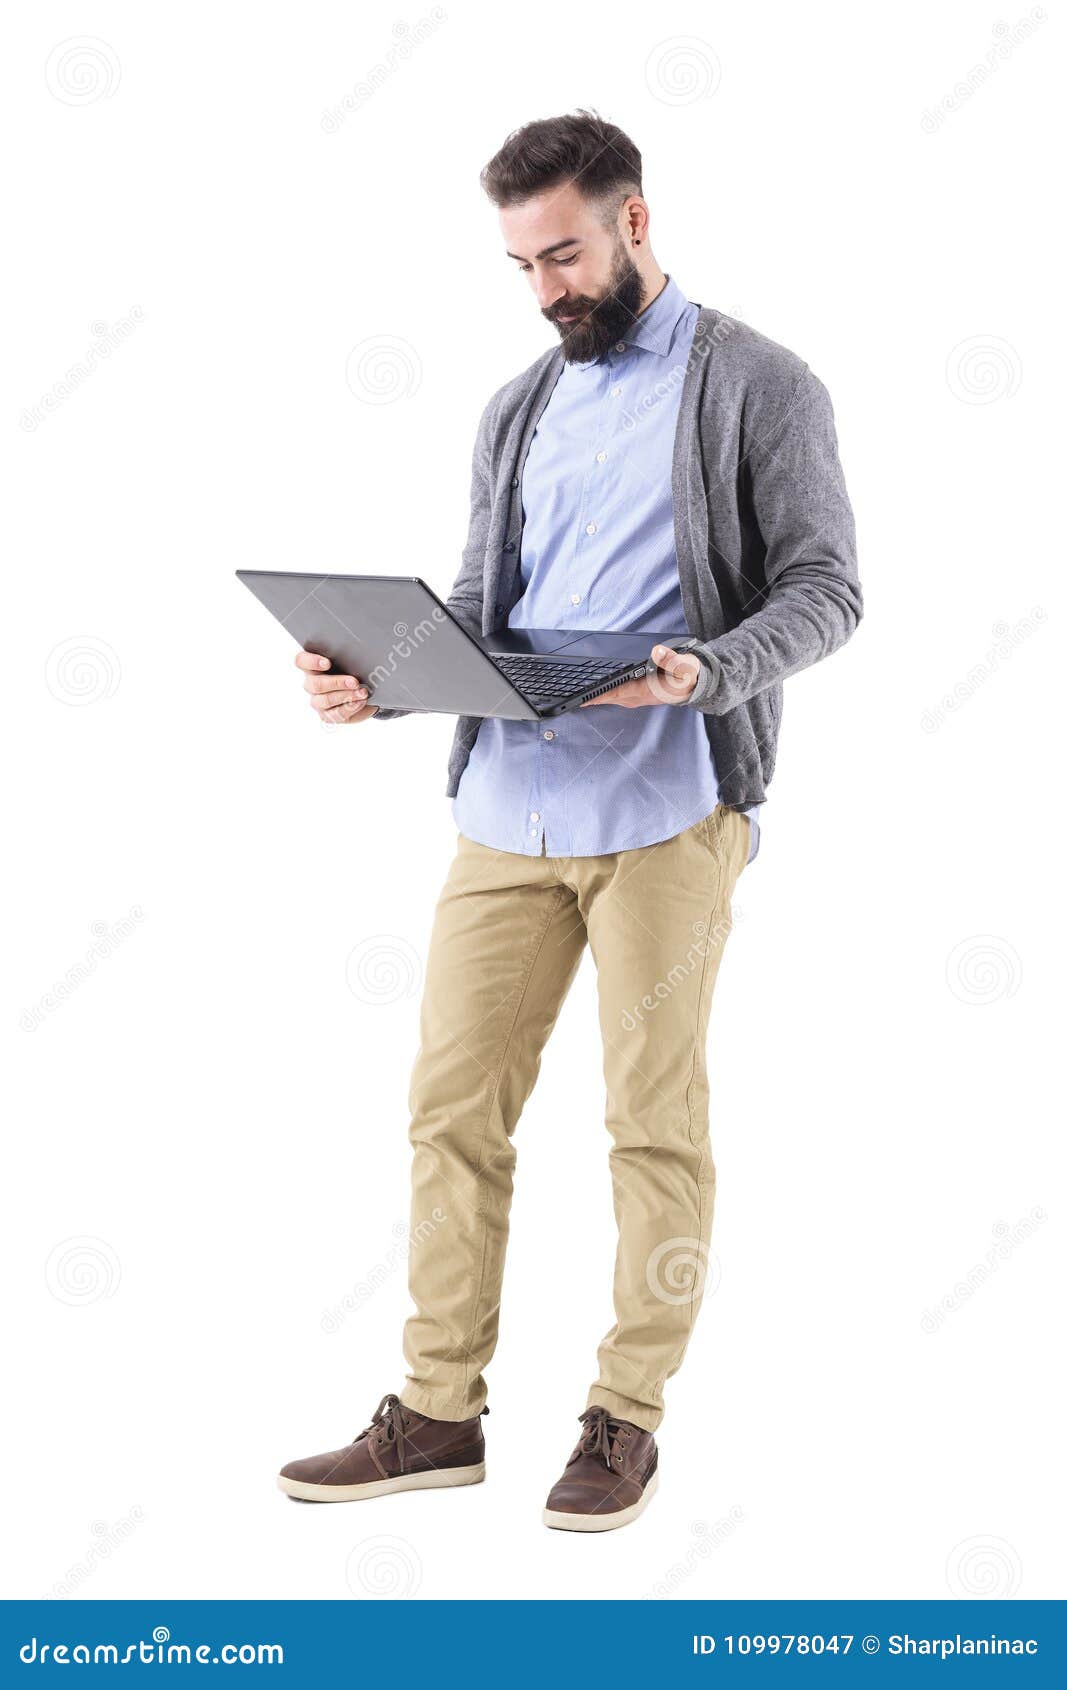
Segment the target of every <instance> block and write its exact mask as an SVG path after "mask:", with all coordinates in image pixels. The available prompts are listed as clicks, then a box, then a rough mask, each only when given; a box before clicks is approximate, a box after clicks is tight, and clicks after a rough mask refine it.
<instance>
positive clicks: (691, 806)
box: [452, 278, 757, 857]
mask: <svg viewBox="0 0 1067 1690" xmlns="http://www.w3.org/2000/svg"><path fill="white" fill-rule="evenodd" d="M696 320H697V307H696V306H695V305H692V304H690V303H689V301H688V300H687V299H686V298H685V297H684V295H683V294H682V292H681V290H680V289H679V288H678V287H677V285H676V284H675V282H673V281H672V280H671V279H670V278H668V280H667V284H666V286H665V287H664V289H663V291H662V292H661V293H660V294H659V295H658V296H657V298H656V299H655V300H653V302H652V304H651V305H649V306H648V307H647V309H646V310H645V311H643V312H642V313H641V315H640V317H638V318H637V320H636V321H635V322H634V323H633V324H632V325H631V327H630V329H629V330H628V331H627V332H626V334H625V335H624V336H623V338H622V339H621V340H620V341H619V342H618V343H617V344H616V345H615V346H613V347H612V348H611V350H610V351H609V352H608V353H606V354H605V355H604V356H603V357H601V358H598V359H595V360H594V361H593V362H591V363H588V364H574V363H567V364H564V366H563V370H562V372H561V374H560V377H559V380H558V381H557V383H556V385H555V387H554V388H553V390H552V394H551V397H550V399H549V401H548V404H547V406H546V407H545V410H544V411H543V412H542V415H541V417H540V420H539V422H538V424H537V428H536V430H535V432H534V435H533V439H532V440H531V442H530V449H529V452H528V453H527V457H526V463H525V466H524V469H523V476H522V510H523V530H522V546H521V552H520V559H519V568H520V575H521V580H522V586H523V593H522V597H521V598H520V599H519V600H518V602H517V604H516V605H515V606H514V608H513V609H512V611H511V614H510V615H509V617H508V626H509V627H511V628H562V629H569V628H575V629H605V630H615V631H628V632H634V633H648V634H665V633H667V634H669V633H674V634H676V635H677V636H678V637H679V638H680V639H686V638H688V637H689V635H688V630H687V627H686V620H685V612H684V610H683V607H682V596H681V587H680V584H679V579H678V560H677V556H676V554H675V549H674V506H673V501H672V497H671V463H672V459H673V453H674V435H675V429H676V425H677V421H678V406H679V401H680V399H681V392H682V382H683V379H684V376H685V369H686V362H687V359H688V356H689V348H690V344H691V342H692V339H693V330H694V327H695V325H696ZM649 646H650V649H651V641H650V642H649ZM717 802H718V785H717V781H716V776H715V766H714V761H713V758H712V754H711V748H710V746H709V744H708V738H707V734H706V733H705V730H704V721H703V717H702V715H701V713H700V711H698V710H695V709H690V708H688V707H687V706H685V705H651V706H649V707H648V708H647V709H640V710H624V709H622V708H621V707H620V706H619V705H617V704H603V705H593V706H590V708H588V709H586V710H574V711H571V712H568V713H567V714H566V715H563V716H557V717H554V718H552V720H551V721H548V722H512V721H504V720H502V719H501V718H499V717H490V718H487V719H486V720H485V721H483V723H482V725H481V727H480V729H479V730H478V737H477V739H476V740H475V742H474V747H473V749H472V751H471V755H470V759H469V761H468V763H467V766H466V768H465V769H464V771H463V777H462V779H461V781H460V784H459V790H458V792H457V794H456V797H455V798H454V799H453V803H452V813H453V817H454V819H455V822H456V826H457V827H458V828H459V830H460V832H461V833H463V834H466V836H467V837H468V839H473V840H474V841H476V843H478V844H481V845H488V846H491V847H492V848H493V849H495V850H498V851H517V852H521V853H522V854H523V855H525V856H540V855H541V853H542V847H543V849H544V852H545V853H546V854H547V855H548V856H550V857H556V856H560V857H587V856H599V855H601V854H602V853H604V852H614V851H629V850H633V849H635V848H636V847H637V846H640V845H653V844H656V843H658V842H659V841H660V840H664V839H673V838H674V836H675V835H676V834H678V833H682V832H683V831H684V830H685V829H686V828H687V827H692V826H693V824H694V823H695V822H698V821H699V820H700V819H701V817H703V816H706V815H708V814H709V813H710V811H712V810H713V809H714V808H715V805H716V803H717ZM750 819H751V821H752V824H753V825H752V834H753V839H752V846H753V849H752V852H751V853H750V855H754V854H755V845H756V837H757V835H756V823H755V814H754V813H752V812H750Z"/></svg>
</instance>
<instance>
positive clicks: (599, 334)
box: [279, 112, 862, 1531]
mask: <svg viewBox="0 0 1067 1690" xmlns="http://www.w3.org/2000/svg"><path fill="white" fill-rule="evenodd" d="M482 183H483V186H484V187H485V189H486V192H487V193H488V195H489V196H490V198H491V199H492V200H493V202H494V204H495V205H496V206H497V207H498V209H499V218H500V228H501V231H502V233H503V236H504V241H505V246H506V249H507V255H508V259H509V261H510V262H513V263H515V264H517V265H518V267H519V269H520V270H521V271H522V272H523V273H524V275H525V276H526V277H527V279H528V281H529V283H530V287H531V289H532V291H533V294H534V297H535V299H536V300H537V303H538V305H539V306H540V308H541V312H542V314H543V316H544V317H545V318H546V319H547V320H548V321H549V322H550V323H551V324H552V325H553V327H554V328H556V329H557V331H558V333H559V337H560V345H559V347H558V348H555V349H553V350H551V351H550V352H547V353H545V354H544V356H543V357H541V358H539V359H538V360H537V361H536V362H535V363H534V364H533V365H532V366H531V367H530V368H529V369H528V370H526V371H524V372H523V374H522V375H520V376H517V377H516V378H515V379H514V380H512V381H510V382H508V383H507V384H506V385H505V386H504V387H502V388H501V389H500V390H499V392H497V393H496V394H494V396H493V398H492V399H491V400H490V402H489V404H488V406H487V408H486V410H485V413H484V415H483V417H482V420H481V424H480V426H479V429H478V434H477V441H476V445H475V451H474V468H473V480H472V489H471V522H470V533H469V537H468V540H467V546H466V549H465V551H464V554H463V562H462V567H461V569H460V573H459V576H458V579H457V581H456V584H455V587H454V588H453V592H452V596H451V597H450V599H449V601H448V603H449V608H450V609H451V610H452V611H453V612H454V613H455V615H456V616H457V617H459V618H460V620H462V621H463V622H465V623H466V624H467V626H468V627H470V628H471V629H472V630H473V631H475V632H479V633H482V632H489V631H492V630H494V629H499V628H500V627H502V626H504V625H509V626H511V627H513V628H523V627H526V628H529V627H542V628H574V629H615V630H632V631H647V632H649V633H653V632H658V633H663V632H665V631H666V630H675V629H676V630H677V631H678V643H681V642H682V640H683V639H689V638H696V639H697V640H698V641H699V642H700V643H699V644H698V645H697V646H696V647H695V649H694V650H692V651H690V652H684V653H679V652H676V651H675V650H674V649H673V647H671V646H667V647H663V646H660V647H657V648H656V649H655V650H654V651H653V652H652V656H653V657H654V658H655V661H656V664H657V669H656V672H655V673H654V674H652V675H651V676H650V677H649V678H647V679H642V680H637V681H630V682H628V683H627V684H626V685H624V686H621V687H619V688H617V689H616V690H615V691H613V692H609V693H607V694H605V695H604V696H603V697H601V698H599V699H596V700H595V701H594V702H593V703H592V704H590V705H584V706H583V707H582V708H581V710H579V711H575V712H572V713H570V714H568V715H564V716H562V717H558V718H554V719H553V722H552V725H551V726H550V727H549V726H546V724H545V723H543V722H520V721H503V720H498V719H486V720H476V719H471V718H460V721H459V723H458V726H457V729H456V736H455V741H454V745H453V750H452V758H451V764H450V770H449V785H448V792H449V794H450V795H451V796H452V797H453V798H454V815H455V820H456V823H457V825H458V828H459V833H460V838H459V844H458V853H457V856H456V859H455V861H454V863H453V866H452V869H451V872H450V873H449V876H448V879H447V881H446V883H445V887H444V891H443V893H442V895H441V899H440V902H439V905H438V908H437V914H436V918H435V923H434V930H433V938H432V943H431V948H430V955H429V960H428V965H427V972H426V987H425V995H424V1000H423V1006H422V1020H421V1033H422V1044H421V1049H420V1051H419V1054H418V1058H417V1061H416V1064H415V1070H414V1074H413V1078H412V1085H411V1110H412V1121H411V1128H410V1136H411V1142H412V1145H413V1147H414V1166H413V1198H412V1232H413V1234H414V1235H415V1236H417V1237H420V1238H422V1239H423V1242H422V1243H421V1244H420V1246H419V1248H418V1250H416V1251H413V1252H412V1255H411V1264H410V1288H411V1294H412V1297H413V1300H414V1303H415V1313H414V1314H413V1315H412V1317H411V1318H410V1320H409V1321H408V1323H407V1327H406V1330H405V1343H404V1352H405V1356H406V1359H407V1362H408V1368H409V1371H408V1376H407V1382H406V1384H405V1386H404V1389H403V1390H402V1391H401V1393H400V1395H399V1397H397V1396H395V1395H389V1396H387V1397H385V1398H384V1399H383V1401H382V1403H381V1404H380V1405H379V1408H378V1410H377V1412H376V1413H375V1415H374V1418H373V1421H372V1423H371V1425H370V1426H369V1427H368V1428H367V1429H366V1431H364V1432H363V1433H362V1434H361V1435H360V1436H359V1437H358V1438H357V1439H356V1440H355V1441H354V1442H353V1443H352V1444H350V1445H348V1446H346V1447H345V1448H343V1449H339V1450H333V1451H330V1452H329V1453H328V1454H326V1455H321V1456H313V1457H310V1458H309V1459H307V1460H303V1461H296V1462H292V1463H290V1465H289V1466H287V1467H285V1468H284V1469H283V1470H282V1474H281V1476H280V1480H279V1482H280V1484H281V1485H282V1488H283V1489H285V1490H286V1491H288V1492H289V1493H290V1494H291V1495H295V1496H300V1497H306V1498H309V1499H315V1500H323V1501H341V1500H345V1501H347V1500H354V1499H356V1498H359V1497H366V1496H374V1495H380V1494H382V1493H385V1492H391V1491H398V1490H407V1489H414V1488H422V1487H425V1486H436V1485H450V1484H469V1483H474V1482H476V1481H477V1480H479V1479H481V1478H482V1477H483V1476H484V1471H485V1469H484V1443H483V1437H482V1431H481V1420H480V1416H481V1415H482V1413H483V1411H484V1409H485V1397H486V1387H485V1380H484V1372H485V1368H486V1366H487V1364H488V1362H489V1360H490V1358H491V1357H492V1354H493V1350H494V1347H495V1344H496V1337H497V1310H498V1307H499V1302H500V1287H501V1279H502V1275H503V1268H504V1250H505V1244H506V1238H507V1227H508V1210H509V1206H510V1201H511V1187H512V1169H513V1166H514V1160H515V1158H514V1151H513V1148H512V1134H513V1132H514V1129H515V1126H516V1123H517V1121H518V1118H519V1115H520V1112H521V1110H522V1106H523V1104H524V1102H525V1100H526V1098H527V1096H528V1095H529V1093H530V1090H531V1088H532V1086H533V1084H534V1081H535V1079H536V1076H537V1070H538V1065H539V1061H540V1055H541V1051H542V1048H543V1046H544V1044H545V1041H546V1039H547V1037H548V1034H549V1032H550V1031H551V1028H552V1025H553V1023H554V1021H555V1019H556V1015H557V1013H558V1011H559V1008H560V1006H561V1004H562V1002H563V999H564V997H565V995H566V992H567V989H568V987H569V985H570V982H571V980H572V979H573V977H574V973H575V970H576V968H577V966H578V962H579V959H580V957H581V954H582V951H583V948H584V946H585V944H586V941H587V940H588V942H589V945H590V947H591V950H592V953H593V956H594V959H595V962H596V967H597V982H598V997H599V1013H600V1025H601V1034H602V1040H603V1047H604V1068H605V1076H606V1080H607V1125H608V1129H609V1132H610V1134H611V1139H612V1149H611V1152H610V1163H611V1173H612V1181H613V1189H614V1200H615V1213H616V1217H617V1221H618V1231H619V1237H618V1250H617V1256H616V1265H615V1287H614V1296H615V1315H616V1319H615V1324H614V1326H613V1327H612V1328H611V1330H610V1332H608V1333H607V1335H606V1336H605V1338H604V1339H603V1341H602V1343H601V1345H600V1349H599V1354H598V1363H599V1367H598V1376H597V1379H596V1382H595V1383H594V1385H593V1386H592V1388H591V1390H590V1392H589V1395H588V1399H587V1403H586V1408H585V1410H584V1412H583V1414H582V1415H581V1417H580V1418H581V1420H582V1423H583V1430H582V1435H581V1437H580V1439H579V1442H578V1445H577V1447H576V1448H575V1450H574V1451H573V1453H572V1455H571V1457H570V1459H569V1461H568V1462H567V1464H566V1467H565V1468H564V1471H563V1474H562V1476H561V1478H560V1480H559V1482H558V1483H557V1485H556V1486H555V1487H554V1489H553V1490H552V1492H551V1494H550V1495H549V1497H548V1502H547V1505H546V1508H545V1513H544V1518H545V1521H546V1523H547V1524H548V1525H550V1526H556V1527H562V1528H565V1529H570V1530H578V1531H603V1530H608V1529H611V1528H613V1527H616V1526H622V1525H625V1524H627V1523H628V1522H629V1521H631V1520H633V1519H634V1518H635V1517H636V1516H637V1515H638V1514H639V1513H640V1512H641V1511H642V1509H643V1508H644V1506H645V1504H646V1503H647V1501H648V1500H649V1497H650V1496H651V1494H652V1492H653V1490H654V1488H655V1484H656V1476H657V1461H658V1456H657V1449H656V1440H655V1436H654V1433H655V1431H656V1428H657V1427H658V1425H659V1423H660V1419H661V1417H662V1414H663V1386H664V1384H665V1382H666V1380H667V1379H669V1378H670V1376H671V1375H672V1374H673V1373H674V1372H675V1371H676V1370H677V1368H678V1367H679V1366H680V1364H681V1361H682V1357H683V1355H684V1353H685V1349H686V1345H687V1344H688V1341H689V1337H690V1334H691V1331H692V1327H693V1322H694V1319H695V1317H696V1314H697V1310H698V1307H699V1302H700V1293H701V1290H702V1285H703V1278H704V1264H705V1261H706V1257H707V1249H708V1238H709V1235H710V1229H711V1218H712V1205H713V1200H714V1193H715V1172H714V1166H713V1162H712V1157H711V1151H710V1148H709V1138H708V1109H707V1105H708V1087H707V1075H706V1069H705V1043H706V1033H707V1024H708V1014H709V1009H710V1004H711V994H712V988H713V985H714V981H715V976H716V973H717V970H718V966H719V960H720V957H721V954H722V948H723V944H724V941H725V938H726V935H727V933H728V931H729V926H730V898H731V894H732V892H733V888H734V885H735V883H736V881H737V878H738V876H739V875H740V873H741V872H742V869H743V867H744V865H745V863H746V861H748V860H749V859H750V858H751V856H752V855H754V852H755V848H756V838H757V833H756V828H757V823H756V814H757V811H758V808H759V806H760V804H761V803H762V801H763V799H764V795H765V789H766V786H767V783H768V781H769V780H770V777H771V774H772V772H773V767H774V753H775V744H776V740H777V734H778V722H779V713H780V708H781V683H782V680H783V679H784V677H785V676H786V675H788V674H791V673H793V672H794V671H795V670H797V669H801V668H804V667H805V666H806V665H808V664H811V663H814V662H816V661H817V660H818V659H819V658H821V657H825V656H826V655H827V654H828V653H829V652H831V651H833V650H835V649H836V647H838V646H840V645H841V644H843V642H844V641H845V640H846V639H848V637H849V635H850V634H851V633H852V631H853V630H854V628H855V627H856V624H857V623H858V621H859V619H860V616H861V614H862V603H861V595H860V587H859V582H858V579H857V574H856V560H855V533H854V526H853V521H852V513H851V510H850V508H849V502H848V496H847V494H846V491H845V486H844V481H843V478H842V474H841V469H840V465H839V463H838V458H837V445H836V438H835V432H834V423H833V414H832V411H831V406H830V401H829V398H828V396H827V394H826V391H825V389H824V388H823V386H822V385H821V383H820V382H819V381H818V380H817V379H816V378H815V376H814V375H812V373H811V371H810V370H809V369H808V367H807V365H806V364H804V363H803V362H802V361H801V360H800V359H798V358H796V357H794V356H793V354H792V353H790V352H787V351H786V350H785V349H784V348H782V347H780V346H777V345H775V344H774V343H773V342H772V341H769V340H767V339H765V338H764V337H763V336H762V335H759V334H757V333H755V332H754V331H753V330H752V329H749V328H746V327H744V326H743V325H742V324H740V323H737V322H734V321H732V320H730V319H729V318H726V317H724V316H722V315H721V314H720V313H719V312H716V311H714V310H711V309H709V308H706V307H702V306H698V305H695V304H692V303H690V302H689V301H688V300H687V298H686V297H685V295H684V294H683V293H682V291H681V290H680V288H679V287H678V285H677V283H676V282H675V281H674V280H673V279H672V278H671V277H669V276H667V275H665V274H664V273H663V272H662V271H661V269H660V267H659V265H658V263H657V262H656V259H655V257H654V256H653V253H652V249H651V246H650V244H649V228H650V213H649V207H648V204H647V202H646V201H645V200H644V198H643V197H642V182H641V157H640V154H639V152H638V151H637V148H636V147H635V146H634V144H633V142H632V141H630V140H629V138H628V137H627V136H626V135H624V134H623V133H622V131H621V130H619V129H618V128H616V127H615V126H614V125H612V124H609V123H606V122H604V121H603V120H601V119H600V118H598V117H597V116H595V115H594V114H590V113H586V112H579V113H577V114H574V115H571V116H567V117H562V118H555V119H551V120H547V121H543V122H537V123H530V124H527V125H526V126H525V127H524V128H522V129H520V130H518V131H517V132H515V133H514V134H513V135H511V136H510V137H509V138H508V140H507V142H506V143H505V145H504V146H503V147H502V148H501V150H500V151H499V152H498V153H497V154H496V156H495V157H494V158H493V159H492V160H491V162H490V163H489V164H488V165H487V166H486V168H485V170H484V171H483V173H482ZM297 663H298V666H299V667H300V668H301V669H302V670H303V671H304V672H305V676H306V678H305V682H304V684H305V687H306V688H307V690H308V692H309V693H310V694H311V703H312V705H313V706H314V708H315V709H316V710H317V711H318V712H319V714H320V716H321V718H322V719H323V720H324V721H328V722H364V721H367V720H369V719H370V718H372V717H373V716H374V715H375V714H377V715H378V716H379V717H380V718H383V719H384V718H386V717H388V716H394V715H397V714H402V713H401V712H396V711H388V712H387V711H384V710H379V711H377V712H376V711H375V709H374V707H373V706H372V705H370V704H369V703H368V702H367V696H368V695H367V690H366V688H365V687H364V686H363V685H362V684H361V683H360V681H359V678H358V677H356V676H338V675H324V674H323V673H322V672H321V671H322V670H323V669H325V668H328V666H329V665H328V663H327V661H326V659H324V658H320V657H317V656H315V655H314V654H309V653H305V652H301V653H300V654H299V655H298V658H297ZM435 1209H436V1210H437V1211H438V1213H439V1212H440V1210H442V1209H443V1210H444V1212H445V1213H447V1215H448V1225H447V1226H444V1227H441V1228H440V1229H437V1228H436V1227H435V1226H434V1223H433V1219H432V1217H433V1215H434V1211H435Z"/></svg>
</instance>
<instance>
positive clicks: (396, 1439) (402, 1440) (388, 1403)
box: [355, 1391, 407, 1473]
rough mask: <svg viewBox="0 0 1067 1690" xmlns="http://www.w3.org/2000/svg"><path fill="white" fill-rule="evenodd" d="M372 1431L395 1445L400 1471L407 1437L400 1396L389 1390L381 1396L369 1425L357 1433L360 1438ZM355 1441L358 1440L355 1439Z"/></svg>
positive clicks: (402, 1467) (402, 1466) (402, 1469)
mask: <svg viewBox="0 0 1067 1690" xmlns="http://www.w3.org/2000/svg"><path fill="white" fill-rule="evenodd" d="M372 1432H378V1433H379V1434H384V1436H385V1441H386V1442H387V1443H391V1444H395V1445H396V1454H397V1460H398V1461H399V1463H400V1471H401V1473H402V1472H403V1471H404V1459H405V1454H406V1451H407V1438H406V1436H405V1434H404V1414H403V1408H402V1405H401V1402H400V1398H399V1397H398V1396H396V1395H395V1393H394V1392H392V1391H389V1392H387V1393H386V1395H385V1396H384V1397H383V1398H382V1400H381V1402H380V1403H379V1404H378V1406H377V1408H376V1409H375V1410H374V1418H373V1420H372V1421H371V1423H370V1425H369V1426H365V1427H364V1429H363V1431H362V1432H361V1433H360V1434H359V1436H360V1438H366V1437H369V1436H370V1434H371V1433H372ZM355 1441H356V1442H358V1441H359V1440H358V1439H356V1440H355Z"/></svg>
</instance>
